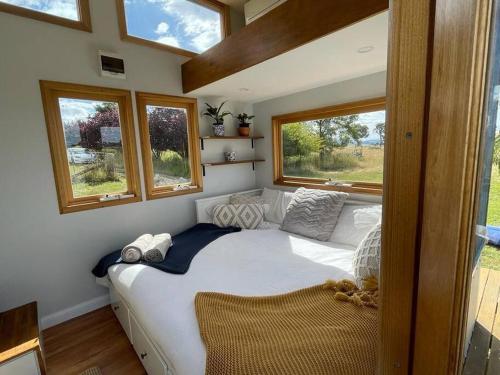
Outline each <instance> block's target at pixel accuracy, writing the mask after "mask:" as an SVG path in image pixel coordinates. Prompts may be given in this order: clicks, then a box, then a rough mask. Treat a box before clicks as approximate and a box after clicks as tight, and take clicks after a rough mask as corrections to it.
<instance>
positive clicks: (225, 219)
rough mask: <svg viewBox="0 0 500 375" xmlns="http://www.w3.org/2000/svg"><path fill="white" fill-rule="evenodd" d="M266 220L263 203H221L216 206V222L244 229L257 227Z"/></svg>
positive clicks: (220, 225)
mask: <svg viewBox="0 0 500 375" xmlns="http://www.w3.org/2000/svg"><path fill="white" fill-rule="evenodd" d="M262 220H264V208H263V207H262V205H261V204H219V205H217V206H215V208H214V224H215V225H218V226H219V227H222V228H225V227H229V226H233V227H239V228H243V229H256V228H257V227H258V226H259V225H260V224H262Z"/></svg>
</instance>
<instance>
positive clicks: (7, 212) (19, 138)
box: [0, 0, 255, 324]
mask: <svg viewBox="0 0 500 375" xmlns="http://www.w3.org/2000/svg"><path fill="white" fill-rule="evenodd" d="M90 4H91V14H92V25H93V33H86V32H82V31H77V30H73V29H69V28H64V27H61V26H56V25H52V24H49V23H43V22H38V21H35V20H31V19H27V18H22V17H17V16H14V15H10V14H6V13H0V51H1V52H0V196H1V198H0V311H1V310H4V309H8V308H11V307H14V306H17V305H20V304H22V303H26V302H29V301H32V300H37V301H38V302H39V311H40V315H41V316H42V317H46V319H45V320H44V322H45V323H46V324H53V323H56V322H58V321H59V320H61V319H64V318H66V317H68V316H70V315H71V314H74V313H83V312H85V311H86V310H88V309H91V308H93V307H96V306H97V305H98V304H104V303H106V297H105V295H106V290H105V289H104V288H102V287H98V286H96V284H95V282H94V279H93V277H92V275H91V273H90V270H91V269H92V267H93V266H94V264H95V263H96V261H97V260H98V259H99V258H100V257H101V256H102V255H104V254H106V253H108V252H110V251H112V250H115V249H117V248H120V247H122V246H123V245H124V244H126V243H128V242H130V241H131V240H133V239H134V238H135V237H137V236H138V235H139V234H141V233H144V232H152V233H158V232H162V231H169V232H172V233H177V232H179V231H181V230H184V229H186V228H187V227H189V226H191V225H193V224H194V223H195V209H194V202H193V200H194V199H197V198H200V197H203V196H210V195H217V194H222V193H226V192H232V191H238V190H244V189H250V188H253V187H254V186H255V174H254V173H253V172H252V169H251V166H248V165H240V166H231V167H220V168H217V169H216V168H212V169H210V170H207V172H208V175H207V177H206V178H205V180H204V192H203V193H200V194H194V195H187V196H182V197H175V198H166V199H160V200H155V201H144V202H140V203H134V204H129V205H124V206H117V207H109V208H103V209H97V210H91V211H84V212H80V213H72V214H66V215H60V214H59V210H58V204H57V195H56V190H55V184H54V178H53V173H52V165H51V159H50V153H49V145H48V140H47V133H46V129H45V120H44V115H43V108H42V101H41V97H40V89H39V84H38V81H39V80H40V79H44V80H55V81H62V82H75V83H81V84H89V85H97V86H105V87H115V88H122V89H129V90H138V91H146V92H154V93H163V94H171V95H182V87H181V70H180V64H181V63H182V62H183V61H185V59H184V58H181V57H179V56H176V55H174V54H171V53H168V52H164V51H160V50H156V49H153V48H149V47H145V46H139V45H136V44H130V43H124V42H122V41H121V40H120V38H119V33H118V25H117V19H116V11H115V2H114V1H112V0H105V1H102V0H99V1H91V2H90ZM98 49H103V50H108V51H112V52H117V53H120V54H121V55H122V56H123V57H124V58H125V62H126V70H127V80H125V81H121V80H115V79H111V78H101V77H100V76H98V74H97V56H96V53H97V50H98ZM202 103H203V100H201V99H200V107H199V110H200V111H201V110H202V109H203V108H202V106H201V104H202ZM248 108H249V107H248V106H246V105H245V104H244V103H228V109H232V110H235V111H239V110H240V109H241V110H243V109H246V110H247V111H248ZM134 116H135V118H136V113H135V108H134ZM228 129H230V130H233V131H234V129H231V126H230V124H228ZM209 131H210V130H209V125H208V122H207V121H206V120H205V119H202V120H201V121H200V132H201V134H209ZM136 133H137V121H136ZM136 135H137V138H138V134H136ZM223 147H230V148H233V149H235V150H236V151H237V152H238V153H239V154H244V153H246V152H249V149H250V145H249V144H246V143H241V142H239V141H238V142H235V143H234V144H231V145H218V146H217V145H216V144H214V145H210V146H209V149H208V150H207V151H205V152H203V153H202V158H204V159H205V160H206V159H207V158H208V157H221V155H222V154H221V152H222V148H223ZM138 155H139V157H140V152H139V149H138ZM143 191H144V188H143ZM74 306H77V308H76V309H75V310H69V311H66V312H64V311H63V313H58V312H60V311H61V310H63V309H67V308H70V309H71V308H72V307H74ZM51 314H52V315H51ZM54 314H55V315H54Z"/></svg>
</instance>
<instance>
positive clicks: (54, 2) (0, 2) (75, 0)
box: [0, 0, 91, 31]
mask: <svg viewBox="0 0 500 375" xmlns="http://www.w3.org/2000/svg"><path fill="white" fill-rule="evenodd" d="M0 11H3V12H7V13H12V14H16V15H19V16H24V17H29V18H34V19H37V20H40V21H46V22H50V23H55V24H59V25H62V26H68V27H73V28H76V29H81V30H85V31H91V26H90V12H89V1H88V0H0Z"/></svg>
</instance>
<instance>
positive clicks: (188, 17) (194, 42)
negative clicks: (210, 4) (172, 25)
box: [148, 0, 221, 52]
mask: <svg viewBox="0 0 500 375" xmlns="http://www.w3.org/2000/svg"><path fill="white" fill-rule="evenodd" d="M148 1H149V2H151V3H155V4H161V5H162V8H163V11H164V12H165V13H166V14H167V15H169V16H171V17H174V18H175V19H176V20H177V21H178V24H179V26H180V30H179V33H180V34H183V36H185V39H186V40H187V41H188V42H190V43H189V44H190V47H191V48H190V49H194V50H195V51H197V52H202V51H204V50H206V49H208V48H210V47H212V46H213V45H215V44H217V43H218V42H220V40H221V25H220V16H219V14H218V13H217V12H215V11H213V10H210V9H208V8H206V7H203V6H200V5H198V4H195V3H193V2H190V1H186V0H148ZM182 39H184V38H182ZM183 47H184V48H186V46H183Z"/></svg>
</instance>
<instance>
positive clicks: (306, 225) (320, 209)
mask: <svg viewBox="0 0 500 375" xmlns="http://www.w3.org/2000/svg"><path fill="white" fill-rule="evenodd" d="M348 196H349V194H346V193H338V192H333V191H325V190H313V189H304V188H300V189H297V191H296V192H295V193H294V194H293V197H292V201H291V202H290V204H289V205H288V207H287V209H286V214H285V218H284V219H283V224H282V225H281V230H284V231H286V232H291V233H296V234H300V235H301V236H304V237H309V238H314V239H315V240H318V241H328V240H329V239H330V236H331V235H332V232H333V230H334V229H335V225H336V224H337V219H338V217H339V216H340V211H341V210H342V207H343V206H344V202H345V200H346V199H347V197H348Z"/></svg>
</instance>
